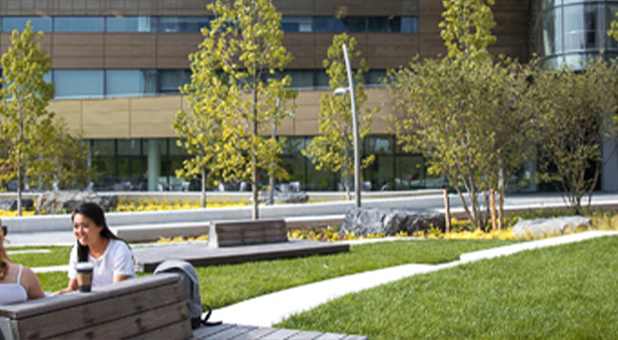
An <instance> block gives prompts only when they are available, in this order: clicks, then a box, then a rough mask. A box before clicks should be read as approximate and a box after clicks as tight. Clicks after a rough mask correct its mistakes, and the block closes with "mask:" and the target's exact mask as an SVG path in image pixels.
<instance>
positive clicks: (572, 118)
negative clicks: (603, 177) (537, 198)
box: [534, 58, 618, 214]
mask: <svg viewBox="0 0 618 340" xmlns="http://www.w3.org/2000/svg"><path fill="white" fill-rule="evenodd" d="M616 74H618V65H617V63H616V61H611V62H609V63H608V62H605V61H603V60H602V59H601V58H598V59H596V60H594V61H591V62H588V63H587V65H586V71H584V72H581V73H578V72H573V71H571V70H569V69H568V68H566V67H563V68H562V69H561V70H560V71H558V72H539V74H538V76H537V77H536V78H535V81H534V84H535V86H534V99H535V105H536V106H537V107H538V115H539V116H538V122H539V130H540V131H542V133H541V134H539V141H538V145H539V153H540V155H541V157H540V170H539V172H540V175H541V180H543V181H545V182H549V183H552V184H554V185H555V186H556V188H557V189H558V190H559V191H560V192H562V193H563V197H564V200H565V203H566V204H567V205H568V206H569V208H571V210H572V211H573V212H574V213H577V214H580V213H581V212H582V202H581V201H582V198H583V196H584V195H585V194H586V193H588V196H589V198H590V197H591V196H592V191H593V190H594V188H595V187H596V185H597V182H598V178H599V174H600V172H601V170H602V168H603V164H602V154H601V145H602V142H603V140H604V138H605V137H610V136H615V134H616V128H615V125H614V124H611V122H612V118H614V117H615V113H616V109H618V100H617V98H616V93H615V91H609V90H608V89H615V88H616V86H617V85H618V84H617V79H616ZM589 202H590V200H589Z"/></svg>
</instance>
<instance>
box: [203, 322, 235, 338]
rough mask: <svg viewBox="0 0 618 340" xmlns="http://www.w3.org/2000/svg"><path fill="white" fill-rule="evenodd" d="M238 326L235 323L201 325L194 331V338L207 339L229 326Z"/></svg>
mask: <svg viewBox="0 0 618 340" xmlns="http://www.w3.org/2000/svg"><path fill="white" fill-rule="evenodd" d="M232 327H236V325H234V324H229V323H223V324H220V325H217V326H212V327H200V328H198V329H196V330H194V331H193V339H205V338H207V337H209V336H211V335H213V334H216V333H219V332H223V331H225V330H226V329H228V328H232Z"/></svg>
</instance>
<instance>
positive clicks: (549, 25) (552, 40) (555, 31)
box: [539, 8, 563, 56]
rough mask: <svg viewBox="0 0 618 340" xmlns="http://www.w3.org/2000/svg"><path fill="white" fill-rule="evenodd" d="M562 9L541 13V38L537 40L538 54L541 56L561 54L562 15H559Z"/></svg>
mask: <svg viewBox="0 0 618 340" xmlns="http://www.w3.org/2000/svg"><path fill="white" fill-rule="evenodd" d="M561 12H562V9H560V8H559V9H554V10H550V11H546V12H545V13H543V19H542V25H543V29H542V32H541V34H542V37H541V39H539V40H540V41H541V44H542V46H540V48H541V49H540V51H539V52H540V53H541V55H542V56H548V55H552V54H555V53H560V52H562V50H563V48H562V15H560V14H559V13H561Z"/></svg>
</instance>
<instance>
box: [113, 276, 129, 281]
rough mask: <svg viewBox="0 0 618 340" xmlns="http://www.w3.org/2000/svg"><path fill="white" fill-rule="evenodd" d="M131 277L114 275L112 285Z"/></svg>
mask: <svg viewBox="0 0 618 340" xmlns="http://www.w3.org/2000/svg"><path fill="white" fill-rule="evenodd" d="M131 277H132V276H131V275H114V281H113V282H114V283H116V282H120V281H124V280H127V279H130V278H131Z"/></svg>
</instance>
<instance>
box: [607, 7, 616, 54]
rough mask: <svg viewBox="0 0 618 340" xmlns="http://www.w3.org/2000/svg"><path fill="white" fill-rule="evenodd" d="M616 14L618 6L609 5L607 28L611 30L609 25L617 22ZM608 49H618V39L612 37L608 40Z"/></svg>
mask: <svg viewBox="0 0 618 340" xmlns="http://www.w3.org/2000/svg"><path fill="white" fill-rule="evenodd" d="M616 12H618V4H611V5H610V4H608V5H607V7H606V10H605V16H606V19H605V22H606V23H607V27H608V28H609V25H610V24H609V23H610V22H612V21H614V20H616ZM607 48H609V49H612V50H614V49H618V42H617V41H616V39H614V38H612V37H608V38H607Z"/></svg>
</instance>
